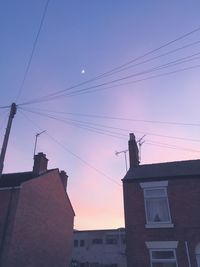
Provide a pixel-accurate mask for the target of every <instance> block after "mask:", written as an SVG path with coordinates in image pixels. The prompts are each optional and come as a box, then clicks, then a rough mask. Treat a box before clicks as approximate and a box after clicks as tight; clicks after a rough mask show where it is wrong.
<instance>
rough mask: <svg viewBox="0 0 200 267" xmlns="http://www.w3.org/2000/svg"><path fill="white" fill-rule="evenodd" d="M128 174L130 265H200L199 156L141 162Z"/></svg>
mask: <svg viewBox="0 0 200 267" xmlns="http://www.w3.org/2000/svg"><path fill="white" fill-rule="evenodd" d="M129 154H130V169H129V170H128V172H127V174H126V176H125V177H124V179H123V192H124V211H125V227H126V245H127V265H128V267H144V266H151V267H178V266H179V267H197V266H198V267H200V160H188V161H177V162H167V163H158V164H146V165H139V157H138V147H137V144H136V141H135V137H134V135H133V134H131V135H130V140H129Z"/></svg>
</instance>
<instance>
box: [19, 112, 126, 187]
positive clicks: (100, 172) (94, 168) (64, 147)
mask: <svg viewBox="0 0 200 267" xmlns="http://www.w3.org/2000/svg"><path fill="white" fill-rule="evenodd" d="M20 112H21V113H22V114H23V116H24V117H25V118H26V119H27V120H29V121H30V122H31V123H32V124H33V121H32V120H30V119H29V118H28V117H27V116H25V115H24V113H23V112H22V111H20ZM34 124H35V123H34ZM37 127H38V126H37ZM39 129H40V130H41V127H39ZM45 134H46V135H47V136H48V137H49V138H50V139H51V140H53V141H54V142H55V143H56V144H58V145H59V146H60V147H61V148H62V149H64V150H65V151H67V152H68V153H69V154H71V155H72V156H74V157H75V158H77V159H78V160H79V161H81V162H82V163H83V164H85V165H86V166H88V167H89V168H90V169H92V170H94V171H95V172H97V173H99V174H101V175H102V176H104V177H105V178H106V179H107V180H109V181H111V182H113V183H115V184H116V185H118V186H120V187H121V186H122V185H121V184H119V183H118V182H116V181H115V180H114V179H113V178H111V177H110V176H108V175H107V174H105V173H104V172H102V171H100V170H99V169H98V168H96V167H94V166H93V165H91V164H90V163H88V162H87V161H86V160H84V159H82V158H81V157H80V156H78V155H77V154H75V153H74V152H72V151H71V150H70V149H68V148H67V147H66V146H65V145H64V144H62V143H61V142H60V141H58V140H57V139H56V138H54V137H53V136H52V135H50V134H49V133H47V132H45Z"/></svg>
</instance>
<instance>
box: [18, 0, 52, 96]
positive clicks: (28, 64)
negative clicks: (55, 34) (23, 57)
mask: <svg viewBox="0 0 200 267" xmlns="http://www.w3.org/2000/svg"><path fill="white" fill-rule="evenodd" d="M49 1H50V0H47V1H46V4H45V6H44V10H43V13H42V18H41V21H40V25H39V28H38V31H37V34H36V38H35V40H34V42H33V47H32V50H31V54H30V57H29V60H28V63H27V66H26V69H25V73H24V76H23V79H22V83H21V85H20V87H19V91H18V95H17V98H16V101H18V99H19V97H20V95H21V93H22V90H23V87H24V83H25V80H26V78H27V75H28V72H29V69H30V66H31V62H32V59H33V55H34V52H35V49H36V45H37V42H38V38H39V35H40V32H41V29H42V26H43V24H44V19H45V16H46V13H47V9H48V5H49Z"/></svg>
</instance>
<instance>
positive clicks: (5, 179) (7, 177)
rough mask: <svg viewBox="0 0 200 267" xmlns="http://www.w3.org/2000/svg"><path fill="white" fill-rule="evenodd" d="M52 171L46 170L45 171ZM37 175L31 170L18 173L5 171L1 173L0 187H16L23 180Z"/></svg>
mask: <svg viewBox="0 0 200 267" xmlns="http://www.w3.org/2000/svg"><path fill="white" fill-rule="evenodd" d="M49 171H52V170H48V171H47V172H49ZM38 176H39V175H35V174H34V173H33V172H30V171H29V172H18V173H6V174H2V176H1V178H0V188H5V187H17V186H20V185H21V184H22V183H23V182H26V181H29V180H32V179H34V178H37V177H38Z"/></svg>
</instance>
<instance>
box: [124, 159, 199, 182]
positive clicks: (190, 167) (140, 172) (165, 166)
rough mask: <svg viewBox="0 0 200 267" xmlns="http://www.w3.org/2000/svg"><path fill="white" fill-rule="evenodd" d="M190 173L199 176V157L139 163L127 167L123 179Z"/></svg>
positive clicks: (185, 174) (174, 175) (186, 174)
mask: <svg viewBox="0 0 200 267" xmlns="http://www.w3.org/2000/svg"><path fill="white" fill-rule="evenodd" d="M190 175H199V176H200V160H199V159H198V160H186V161H174V162H165V163H155V164H144V165H139V166H138V167H134V168H131V169H129V170H128V172H127V173H126V175H125V177H124V179H123V180H132V179H144V178H165V177H166V178H167V177H169V178H170V177H179V176H190Z"/></svg>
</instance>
